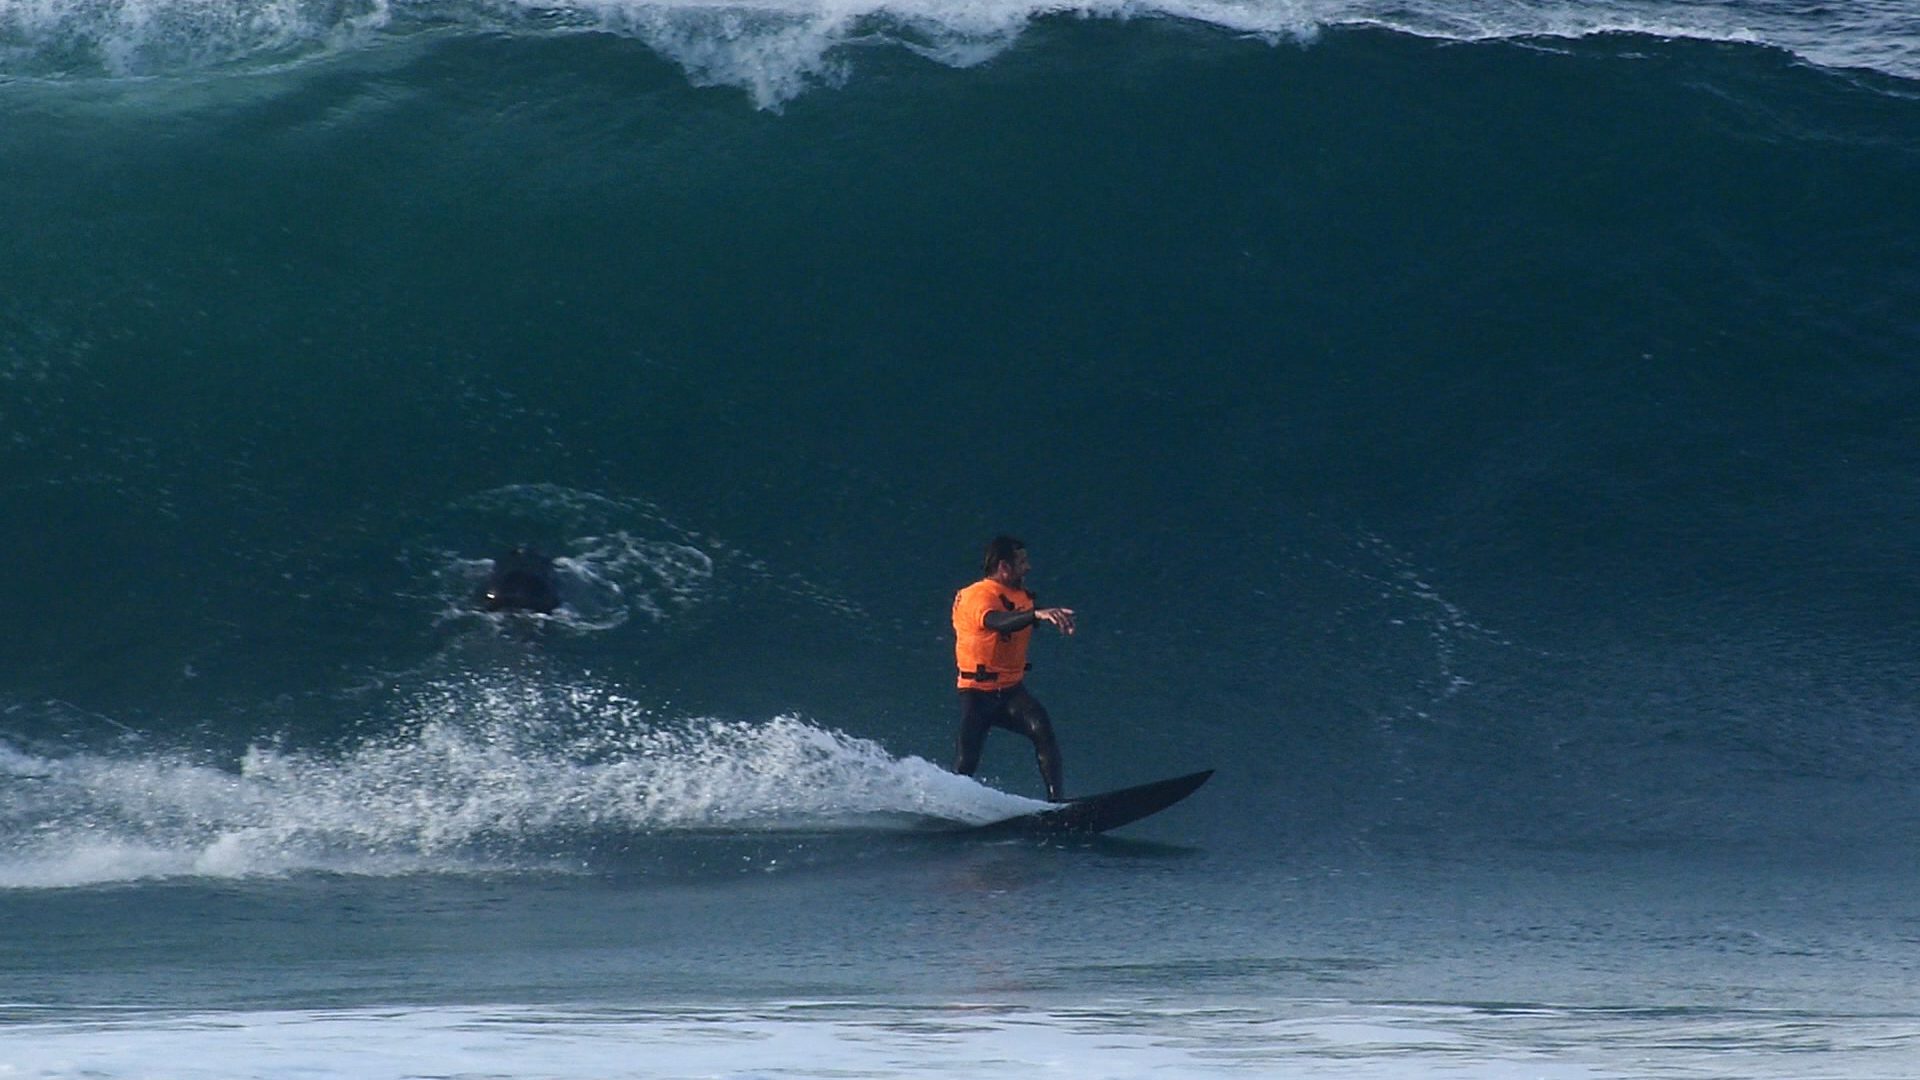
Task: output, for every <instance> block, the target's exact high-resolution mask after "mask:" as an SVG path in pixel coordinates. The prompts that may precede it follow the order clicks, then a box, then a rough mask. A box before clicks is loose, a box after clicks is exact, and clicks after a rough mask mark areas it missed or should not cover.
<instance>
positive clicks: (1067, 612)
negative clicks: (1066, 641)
mask: <svg viewBox="0 0 1920 1080" xmlns="http://www.w3.org/2000/svg"><path fill="white" fill-rule="evenodd" d="M1033 617H1034V618H1036V619H1039V620H1040V621H1041V622H1047V623H1052V624H1053V625H1054V628H1055V629H1057V630H1059V631H1060V632H1061V633H1063V634H1065V635H1067V636H1068V637H1072V636H1073V609H1072V608H1064V607H1050V608H1039V609H1037V610H1035V611H1034V613H1033Z"/></svg>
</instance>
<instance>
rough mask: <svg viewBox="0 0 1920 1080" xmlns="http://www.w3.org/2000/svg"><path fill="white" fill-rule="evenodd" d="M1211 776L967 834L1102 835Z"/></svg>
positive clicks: (1163, 783)
mask: <svg viewBox="0 0 1920 1080" xmlns="http://www.w3.org/2000/svg"><path fill="white" fill-rule="evenodd" d="M1212 775H1213V770H1212V769H1207V770H1204V771H1202V772H1197V773H1188V774H1187V775H1186V776H1176V777H1173V778H1171V779H1168V780H1155V781H1154V782H1153V783H1151V784H1140V785H1137V786H1135V787H1128V788H1120V789H1119V790H1117V791H1106V792H1102V793H1100V794H1098V795H1088V796H1086V797H1085V798H1080V799H1069V800H1067V801H1066V802H1063V803H1061V804H1059V805H1058V806H1052V807H1048V808H1047V809H1045V810H1036V811H1034V812H1033V813H1031V814H1021V815H1020V816H1019V817H1011V818H1007V819H1006V820H1004V821H995V822H990V823H988V824H986V825H977V826H974V827H973V828H971V829H968V830H966V832H967V835H969V836H987V837H992V836H1053V835H1063V834H1064V835H1073V834H1080V835H1091V834H1093V833H1103V832H1106V831H1107V830H1108V829H1117V828H1119V827H1120V826H1122V825H1126V824H1128V823H1130V822H1135V821H1139V820H1140V819H1141V818H1143V817H1146V816H1147V815H1148V814H1157V813H1159V812H1160V811H1162V810H1165V809H1166V808H1167V807H1169V806H1172V805H1173V804H1174V803H1177V802H1179V801H1180V800H1181V799H1184V798H1186V797H1187V796H1189V795H1191V794H1193V793H1194V792H1195V791H1197V790H1199V788H1200V785H1201V784H1204V783H1206V782H1207V777H1209V776H1212Z"/></svg>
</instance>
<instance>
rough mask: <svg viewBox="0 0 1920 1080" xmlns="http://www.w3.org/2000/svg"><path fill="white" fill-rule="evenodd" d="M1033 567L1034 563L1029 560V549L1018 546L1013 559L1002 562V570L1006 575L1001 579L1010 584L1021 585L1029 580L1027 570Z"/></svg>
mask: <svg viewBox="0 0 1920 1080" xmlns="http://www.w3.org/2000/svg"><path fill="white" fill-rule="evenodd" d="M1032 569H1033V564H1032V563H1030V562H1028V561H1027V549H1026V548H1016V549H1015V550H1014V553H1013V559H1012V560H1011V561H1009V562H1003V563H1001V564H1000V572H1001V573H1002V574H1003V575H1005V576H1004V577H1003V578H1002V579H1001V580H1003V581H1005V582H1006V583H1007V584H1009V585H1019V584H1020V583H1022V582H1024V581H1026V580H1027V571H1029V570H1032Z"/></svg>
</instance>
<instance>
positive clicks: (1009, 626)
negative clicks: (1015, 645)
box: [983, 611, 1039, 634]
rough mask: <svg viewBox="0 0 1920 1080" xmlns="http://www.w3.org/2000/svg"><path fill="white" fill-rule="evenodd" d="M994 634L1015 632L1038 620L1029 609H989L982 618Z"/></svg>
mask: <svg viewBox="0 0 1920 1080" xmlns="http://www.w3.org/2000/svg"><path fill="white" fill-rule="evenodd" d="M983 621H984V624H985V626H986V628H987V629H989V630H991V631H993V632H994V633H996V634H1015V633H1019V632H1020V631H1022V630H1025V629H1026V628H1027V627H1029V626H1032V625H1033V624H1034V623H1036V622H1038V621H1039V618H1038V616H1036V615H1034V613H1033V612H1031V611H989V612H987V614H986V617H985V619H984V620H983Z"/></svg>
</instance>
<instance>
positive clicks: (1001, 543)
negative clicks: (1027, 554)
mask: <svg viewBox="0 0 1920 1080" xmlns="http://www.w3.org/2000/svg"><path fill="white" fill-rule="evenodd" d="M1025 550H1027V542H1026V541H1025V540H1021V539H1018V538H1016V537H1012V536H1006V535H1004V534H1003V535H1000V536H996V537H994V538H993V539H991V540H989V541H987V553H986V556H985V557H984V558H982V559H981V560H980V572H981V573H982V574H985V575H986V576H988V577H992V576H993V571H994V568H995V567H997V566H999V565H1000V564H1001V563H1003V562H1007V563H1010V562H1012V561H1013V560H1014V559H1016V558H1018V557H1019V556H1020V553H1021V552H1023V551H1025Z"/></svg>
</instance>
